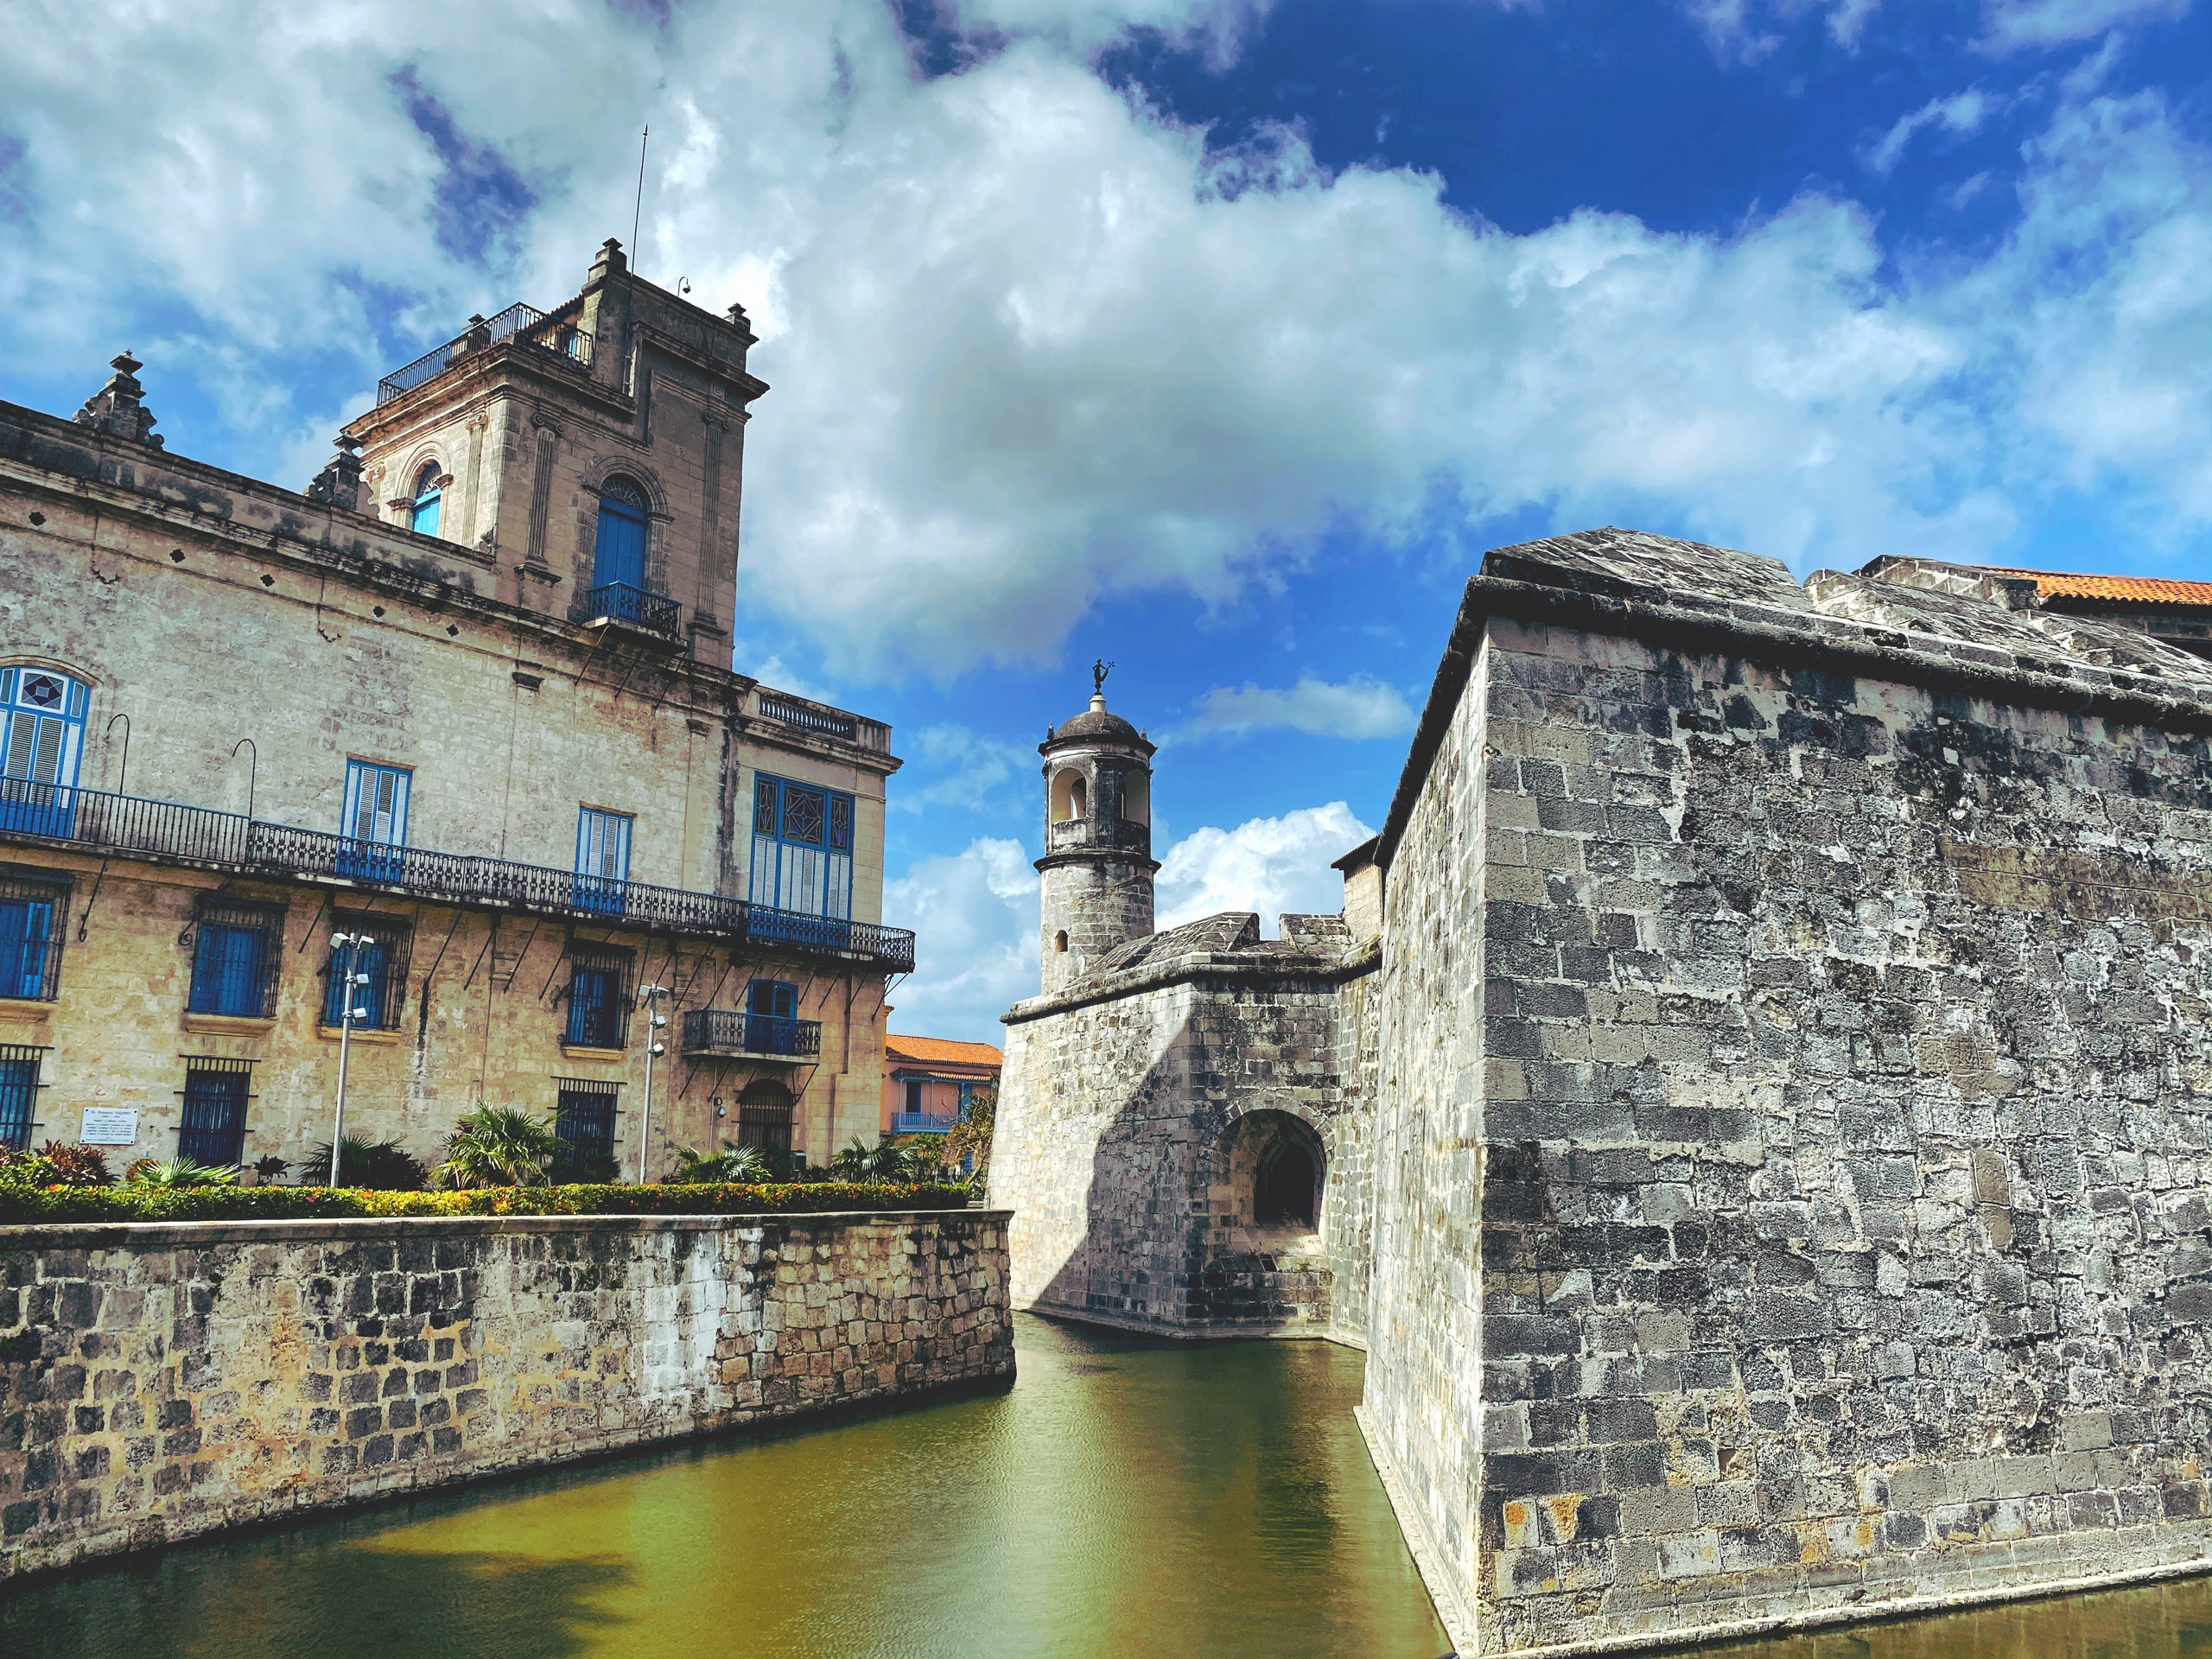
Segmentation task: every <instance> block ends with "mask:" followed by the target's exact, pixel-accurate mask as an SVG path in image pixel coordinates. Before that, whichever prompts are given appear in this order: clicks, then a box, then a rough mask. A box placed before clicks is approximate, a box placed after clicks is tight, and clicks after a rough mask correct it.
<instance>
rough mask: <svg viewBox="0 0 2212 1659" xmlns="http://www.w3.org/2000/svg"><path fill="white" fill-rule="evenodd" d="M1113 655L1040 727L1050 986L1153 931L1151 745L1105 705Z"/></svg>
mask: <svg viewBox="0 0 2212 1659" xmlns="http://www.w3.org/2000/svg"><path fill="white" fill-rule="evenodd" d="M1110 667H1111V664H1107V663H1103V662H1102V663H1099V664H1096V666H1095V667H1094V668H1093V669H1092V671H1091V685H1092V691H1091V698H1090V708H1089V709H1085V710H1084V712H1083V713H1082V714H1079V715H1077V716H1076V717H1075V718H1074V719H1073V720H1070V721H1064V722H1062V723H1061V724H1060V725H1058V726H1057V727H1055V728H1052V730H1051V731H1050V732H1048V733H1046V737H1045V741H1043V742H1042V743H1040V744H1039V745H1038V746H1037V752H1038V753H1039V754H1041V755H1043V756H1044V757H1045V766H1044V775H1045V856H1044V857H1042V858H1040V859H1039V860H1038V861H1037V868H1038V870H1039V872H1040V873H1041V874H1043V876H1044V878H1045V884H1044V893H1043V904H1042V906H1041V909H1042V920H1043V948H1044V954H1043V975H1042V977H1043V981H1044V989H1045V991H1046V994H1047V995H1050V994H1051V993H1052V992H1054V991H1057V990H1059V989H1061V988H1063V987H1065V986H1066V985H1067V984H1068V983H1069V982H1071V981H1073V980H1075V979H1077V978H1078V977H1080V976H1082V975H1083V974H1084V972H1085V971H1086V970H1087V969H1090V967H1093V966H1095V965H1096V963H1097V962H1098V960H1099V958H1100V957H1103V956H1104V955H1105V954H1106V953H1107V952H1108V951H1109V950H1112V949H1113V948H1114V947H1115V946H1116V945H1117V944H1125V943H1127V942H1128V940H1130V939H1138V938H1145V937H1147V935H1149V934H1150V933H1151V931H1152V878H1153V876H1154V874H1156V873H1157V872H1158V871H1159V868H1160V866H1159V865H1158V864H1157V863H1155V862H1154V860H1153V856H1152V757H1153V755H1154V753H1155V751H1154V746H1153V745H1152V744H1150V743H1148V742H1147V741H1145V738H1144V734H1142V733H1141V732H1140V731H1138V730H1137V728H1135V727H1134V726H1132V725H1130V724H1129V722H1128V721H1126V720H1123V719H1122V717H1121V716H1120V715H1114V714H1109V713H1108V712H1107V711H1106V675H1107V671H1108V670H1109V668H1110Z"/></svg>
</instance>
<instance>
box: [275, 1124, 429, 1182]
mask: <svg viewBox="0 0 2212 1659" xmlns="http://www.w3.org/2000/svg"><path fill="white" fill-rule="evenodd" d="M338 1150H339V1154H340V1156H339V1160H338V1179H339V1182H340V1185H346V1186H358V1187H363V1188H366V1189H368V1190H369V1191H372V1192H421V1191H422V1190H423V1188H424V1187H425V1186H427V1185H429V1180H430V1172H429V1170H427V1169H425V1168H423V1160H421V1159H420V1158H417V1157H416V1155H415V1154H413V1153H411V1152H410V1151H408V1150H407V1148H406V1147H404V1146H402V1145H400V1143H399V1142H398V1141H362V1140H358V1139H356V1138H355V1137H354V1136H353V1135H346V1137H344V1138H343V1139H342V1140H341V1141H340V1142H339V1144H338ZM301 1173H302V1179H306V1180H309V1181H315V1182H321V1181H326V1180H328V1179H330V1142H329V1141H324V1142H323V1143H322V1144H321V1146H319V1147H315V1149H314V1150H313V1151H311V1152H309V1153H308V1160H307V1162H306V1163H305V1164H304V1165H303V1166H302V1172H301Z"/></svg>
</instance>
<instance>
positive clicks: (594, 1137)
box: [553, 1077, 620, 1181]
mask: <svg viewBox="0 0 2212 1659" xmlns="http://www.w3.org/2000/svg"><path fill="white" fill-rule="evenodd" d="M558 1082H559V1084H560V1088H561V1093H560V1100H559V1104H558V1106H557V1107H556V1109H555V1111H554V1114H553V1133H554V1134H556V1135H559V1136H560V1137H561V1139H562V1140H563V1141H566V1142H567V1143H568V1144H567V1145H566V1146H565V1147H563V1148H562V1150H561V1151H560V1152H559V1153H558V1154H556V1156H555V1158H554V1160H553V1175H554V1179H556V1180H562V1181H611V1180H613V1179H614V1173H615V1171H614V1103H615V1100H616V1098H617V1097H618V1092H619V1089H620V1085H619V1084H612V1083H597V1082H590V1081H587V1080H584V1079H582V1078H577V1077H563V1078H560V1079H558Z"/></svg>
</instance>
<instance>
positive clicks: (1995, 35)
mask: <svg viewBox="0 0 2212 1659" xmlns="http://www.w3.org/2000/svg"><path fill="white" fill-rule="evenodd" d="M2189 8H2190V0H1982V7H1981V21H1982V28H1983V30H1984V42H1983V43H1984V44H1985V45H1986V46H1987V47H1988V48H1991V49H1993V50H1994V51H1999V52H2009V51H2015V50H2018V49H2019V48H2024V47H2038V46H2063V45H2065V44H2066V43H2067V42H2068V41H2086V40H2092V39H2094V38H2095V37H2096V36H2097V35H2101V34H2103V33H2104V32H2105V31H2106V30H2107V29H2116V28H2120V27H2121V26H2122V25H2125V24H2127V23H2133V22H2166V21H2168V20H2169V19H2171V18H2175V17H2180V16H2186V15H2187V13H2188V11H2189Z"/></svg>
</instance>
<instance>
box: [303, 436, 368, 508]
mask: <svg viewBox="0 0 2212 1659" xmlns="http://www.w3.org/2000/svg"><path fill="white" fill-rule="evenodd" d="M307 497H308V500H310V501H327V502H328V503H330V505H332V506H334V507H343V508H345V509H346V512H359V511H360V506H361V441H360V440H359V438H356V437H353V436H351V435H348V434H346V433H344V432H340V434H339V435H338V453H337V454H334V455H333V456H331V458H330V459H329V460H328V461H325V462H323V464H322V470H321V472H319V473H317V474H315V481H314V482H313V483H312V484H310V485H308V488H307Z"/></svg>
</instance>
